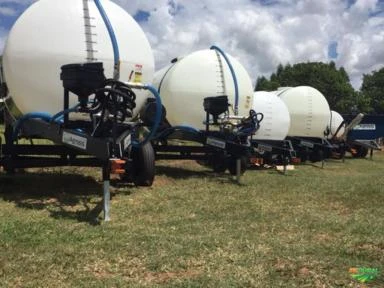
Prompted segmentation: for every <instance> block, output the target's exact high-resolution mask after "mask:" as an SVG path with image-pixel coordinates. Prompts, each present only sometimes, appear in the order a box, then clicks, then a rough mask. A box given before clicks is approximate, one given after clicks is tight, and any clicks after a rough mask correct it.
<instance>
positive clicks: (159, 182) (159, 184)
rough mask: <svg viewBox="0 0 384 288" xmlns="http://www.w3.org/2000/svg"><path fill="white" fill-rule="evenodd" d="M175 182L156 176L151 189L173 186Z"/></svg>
mask: <svg viewBox="0 0 384 288" xmlns="http://www.w3.org/2000/svg"><path fill="white" fill-rule="evenodd" d="M174 182H175V181H173V180H172V179H170V178H168V177H165V176H156V177H155V181H154V182H153V185H152V186H153V187H162V186H168V185H172V184H174Z"/></svg>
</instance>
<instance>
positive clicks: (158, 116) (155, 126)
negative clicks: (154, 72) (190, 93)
mask: <svg viewBox="0 0 384 288" xmlns="http://www.w3.org/2000/svg"><path fill="white" fill-rule="evenodd" d="M144 89H147V90H149V91H150V92H151V93H152V94H153V95H154V96H155V98H156V116H155V123H154V124H153V126H152V128H151V130H150V133H149V134H148V135H147V136H146V137H145V139H144V140H143V141H142V142H140V143H137V142H134V143H133V145H134V146H143V145H145V144H147V143H148V142H149V141H151V140H152V139H153V138H154V136H155V133H156V132H157V129H158V128H159V126H160V122H161V116H162V113H163V111H162V110H163V109H162V108H163V104H162V103H161V97H160V94H159V93H158V92H157V89H156V88H155V87H153V86H151V85H148V84H146V85H144Z"/></svg>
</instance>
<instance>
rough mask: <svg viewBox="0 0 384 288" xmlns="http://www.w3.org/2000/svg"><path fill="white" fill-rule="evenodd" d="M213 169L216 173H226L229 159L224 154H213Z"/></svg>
mask: <svg viewBox="0 0 384 288" xmlns="http://www.w3.org/2000/svg"><path fill="white" fill-rule="evenodd" d="M211 163H212V169H213V171H214V172H216V173H224V172H225V170H227V168H228V159H227V158H226V157H225V156H224V155H212V162H211Z"/></svg>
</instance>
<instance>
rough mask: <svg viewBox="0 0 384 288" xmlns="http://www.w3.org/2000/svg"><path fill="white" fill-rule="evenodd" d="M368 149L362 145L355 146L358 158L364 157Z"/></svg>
mask: <svg viewBox="0 0 384 288" xmlns="http://www.w3.org/2000/svg"><path fill="white" fill-rule="evenodd" d="M368 151H369V149H368V148H366V147H363V146H359V147H357V157H358V158H365V157H367V155H368Z"/></svg>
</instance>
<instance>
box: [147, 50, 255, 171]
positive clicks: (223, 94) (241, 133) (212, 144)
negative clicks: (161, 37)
mask: <svg viewBox="0 0 384 288" xmlns="http://www.w3.org/2000/svg"><path fill="white" fill-rule="evenodd" d="M154 85H155V87H157V89H158V92H159V93H160V94H161V96H162V100H163V104H164V106H165V108H164V111H165V114H166V118H165V119H164V121H163V124H162V125H161V127H162V131H160V132H159V134H158V137H157V138H156V140H155V141H154V149H155V151H156V155H157V158H158V159H194V160H199V161H200V163H203V162H204V163H205V164H208V165H209V166H211V167H212V168H213V169H214V171H216V172H224V171H225V170H226V169H227V168H228V169H229V171H230V172H231V174H237V175H238V176H239V174H240V170H241V172H243V171H244V170H245V168H246V166H247V158H248V154H249V147H248V136H249V135H251V134H252V133H254V132H255V131H256V130H257V129H258V128H259V127H260V126H259V123H258V122H259V120H260V119H259V117H260V115H257V114H256V113H255V112H254V111H253V110H252V109H251V106H252V96H253V87H252V81H251V79H250V77H249V75H248V73H247V72H246V70H245V69H244V67H243V66H242V65H241V64H240V63H239V61H237V60H236V59H235V58H233V57H232V56H230V55H228V54H226V53H225V52H224V51H223V50H221V49H220V48H218V47H217V46H212V47H211V49H206V50H199V51H196V52H193V53H191V54H189V55H186V56H184V57H179V58H176V59H174V60H172V62H171V64H170V65H169V66H167V67H165V68H163V69H161V70H159V71H158V72H156V73H155V80H154ZM151 101H152V100H150V101H149V102H148V105H147V106H146V108H145V109H143V113H142V114H141V117H142V118H143V119H148V121H150V118H151V117H150V115H151V105H153V103H151ZM146 115H147V116H146ZM170 140H172V141H174V140H176V141H179V142H180V141H183V142H184V145H172V144H170ZM186 141H188V142H187V143H185V142H186ZM190 142H195V143H194V144H192V145H190V144H191V143H190ZM196 143H198V144H199V145H196ZM239 161H240V164H239ZM238 167H239V169H238Z"/></svg>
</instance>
